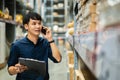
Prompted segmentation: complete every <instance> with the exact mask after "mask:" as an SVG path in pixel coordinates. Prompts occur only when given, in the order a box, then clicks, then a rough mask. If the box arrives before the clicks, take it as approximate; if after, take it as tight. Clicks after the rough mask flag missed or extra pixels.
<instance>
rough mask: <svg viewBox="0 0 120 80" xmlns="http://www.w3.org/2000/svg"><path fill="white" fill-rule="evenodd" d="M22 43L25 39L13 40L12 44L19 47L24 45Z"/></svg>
mask: <svg viewBox="0 0 120 80" xmlns="http://www.w3.org/2000/svg"><path fill="white" fill-rule="evenodd" d="M24 42H25V37H23V38H21V39H18V40H15V41H14V42H13V43H12V44H14V45H20V44H21V43H24Z"/></svg>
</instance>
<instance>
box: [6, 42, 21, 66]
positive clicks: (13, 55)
mask: <svg viewBox="0 0 120 80" xmlns="http://www.w3.org/2000/svg"><path fill="white" fill-rule="evenodd" d="M18 53H19V49H18V47H17V46H15V44H14V43H12V45H11V48H10V55H9V58H8V62H7V63H8V67H10V66H14V65H15V64H16V63H18Z"/></svg>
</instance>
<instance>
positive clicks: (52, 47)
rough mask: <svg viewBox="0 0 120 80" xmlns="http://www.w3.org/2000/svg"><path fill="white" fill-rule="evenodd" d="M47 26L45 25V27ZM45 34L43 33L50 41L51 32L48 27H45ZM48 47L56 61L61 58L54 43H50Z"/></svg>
mask: <svg viewBox="0 0 120 80" xmlns="http://www.w3.org/2000/svg"><path fill="white" fill-rule="evenodd" d="M46 28H47V27H46ZM46 30H47V31H46V35H43V36H44V37H45V38H46V39H47V40H48V41H49V42H51V41H52V40H53V38H52V32H51V30H50V29H49V28H47V29H46ZM50 47H51V49H52V55H53V57H54V58H55V59H56V60H57V61H58V62H60V61H61V59H62V56H61V54H60V52H59V50H58V48H57V46H56V44H55V43H54V42H52V43H50Z"/></svg>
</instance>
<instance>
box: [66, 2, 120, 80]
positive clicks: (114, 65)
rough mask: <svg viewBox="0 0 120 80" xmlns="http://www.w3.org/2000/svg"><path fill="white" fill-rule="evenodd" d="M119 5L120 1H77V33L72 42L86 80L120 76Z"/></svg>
mask: <svg viewBox="0 0 120 80" xmlns="http://www.w3.org/2000/svg"><path fill="white" fill-rule="evenodd" d="M119 4H120V1H117V0H114V1H112V0H76V1H74V16H75V26H74V29H75V33H74V35H73V36H69V37H68V41H69V43H70V44H71V46H72V48H73V50H74V55H75V57H74V60H75V62H74V67H75V70H78V71H82V74H83V75H84V78H85V80H118V79H119V78H120V76H119V75H118V74H120V71H119V68H120V64H119V57H120V55H119V53H120V51H119V46H120V42H119V38H120V37H119V35H120V28H119V23H120V19H119V13H120V6H119ZM101 5H102V6H101ZM86 67H87V71H85V70H86V69H85V68H86ZM87 74H88V75H92V76H93V77H92V78H91V77H90V76H87V77H86V75H87ZM75 76H77V75H76V73H75V75H74V77H75ZM75 80H81V79H75ZM82 80H83V79H82Z"/></svg>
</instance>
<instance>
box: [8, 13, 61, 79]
mask: <svg viewBox="0 0 120 80" xmlns="http://www.w3.org/2000/svg"><path fill="white" fill-rule="evenodd" d="M23 25H24V27H25V29H26V30H27V36H26V37H24V38H23V39H20V40H18V41H16V42H14V43H13V44H12V46H11V50H10V56H9V60H8V72H9V74H11V75H15V74H17V76H16V80H49V73H48V58H50V59H51V60H52V61H53V62H55V63H58V62H60V61H61V54H60V52H59V50H58V48H57V46H56V45H55V43H54V40H53V38H52V33H51V30H50V29H49V28H47V27H45V29H46V32H45V34H43V33H42V34H43V36H44V37H45V38H43V37H39V35H40V33H41V30H42V27H43V25H42V19H41V16H40V15H39V14H37V13H35V12H29V13H28V14H27V15H26V16H25V17H24V19H23ZM19 57H22V58H31V59H37V60H40V61H45V62H46V75H45V76H41V75H37V74H35V73H34V72H30V71H29V69H28V68H27V67H26V66H24V65H20V64H19V62H18V58H19Z"/></svg>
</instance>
